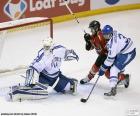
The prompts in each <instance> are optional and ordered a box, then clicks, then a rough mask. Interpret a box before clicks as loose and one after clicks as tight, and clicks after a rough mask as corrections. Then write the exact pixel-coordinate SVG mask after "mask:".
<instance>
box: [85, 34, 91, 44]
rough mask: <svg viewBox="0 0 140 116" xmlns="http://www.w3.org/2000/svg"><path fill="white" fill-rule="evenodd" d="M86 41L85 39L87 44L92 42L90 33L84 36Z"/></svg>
mask: <svg viewBox="0 0 140 116" xmlns="http://www.w3.org/2000/svg"><path fill="white" fill-rule="evenodd" d="M84 39H85V41H86V42H90V39H91V36H90V34H89V33H85V34H84Z"/></svg>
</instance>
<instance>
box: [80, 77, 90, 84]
mask: <svg viewBox="0 0 140 116" xmlns="http://www.w3.org/2000/svg"><path fill="white" fill-rule="evenodd" d="M88 82H90V79H89V78H88V76H87V77H86V78H83V79H81V80H80V84H86V83H88Z"/></svg>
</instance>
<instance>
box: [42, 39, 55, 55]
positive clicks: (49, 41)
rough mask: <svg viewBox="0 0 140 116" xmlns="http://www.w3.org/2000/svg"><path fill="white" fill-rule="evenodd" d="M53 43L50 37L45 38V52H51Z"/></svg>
mask: <svg viewBox="0 0 140 116" xmlns="http://www.w3.org/2000/svg"><path fill="white" fill-rule="evenodd" d="M52 45H53V39H52V38H51V37H48V38H47V39H44V40H43V48H44V50H45V52H47V53H49V50H50V47H51V46H52Z"/></svg>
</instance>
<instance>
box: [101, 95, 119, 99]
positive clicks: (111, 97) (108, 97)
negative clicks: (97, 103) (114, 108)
mask: <svg viewBox="0 0 140 116" xmlns="http://www.w3.org/2000/svg"><path fill="white" fill-rule="evenodd" d="M104 99H106V100H117V98H116V96H106V95H104Z"/></svg>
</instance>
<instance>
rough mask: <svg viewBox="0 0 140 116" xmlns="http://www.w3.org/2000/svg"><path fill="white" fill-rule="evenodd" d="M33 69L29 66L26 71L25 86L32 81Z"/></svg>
mask: <svg viewBox="0 0 140 116" xmlns="http://www.w3.org/2000/svg"><path fill="white" fill-rule="evenodd" d="M33 75H34V69H33V68H31V67H29V68H28V69H27V71H26V79H25V86H30V84H32V81H33Z"/></svg>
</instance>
